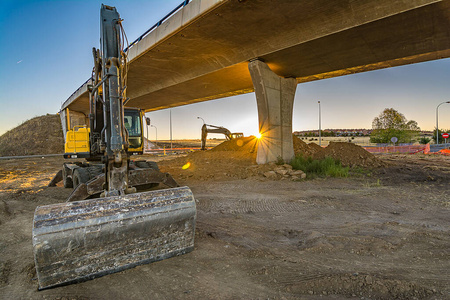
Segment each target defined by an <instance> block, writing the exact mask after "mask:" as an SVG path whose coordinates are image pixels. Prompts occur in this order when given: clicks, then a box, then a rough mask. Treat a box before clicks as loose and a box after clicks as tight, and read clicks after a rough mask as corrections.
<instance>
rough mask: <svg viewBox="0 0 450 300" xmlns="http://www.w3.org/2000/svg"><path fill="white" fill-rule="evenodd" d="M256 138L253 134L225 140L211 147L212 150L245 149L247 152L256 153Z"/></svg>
mask: <svg viewBox="0 0 450 300" xmlns="http://www.w3.org/2000/svg"><path fill="white" fill-rule="evenodd" d="M257 142H258V139H257V138H255V137H254V136H248V137H241V138H236V139H232V140H230V141H225V142H223V143H221V144H219V145H217V146H216V147H214V148H212V149H211V150H212V151H245V152H249V153H254V152H255V153H256V150H257V149H256V147H257Z"/></svg>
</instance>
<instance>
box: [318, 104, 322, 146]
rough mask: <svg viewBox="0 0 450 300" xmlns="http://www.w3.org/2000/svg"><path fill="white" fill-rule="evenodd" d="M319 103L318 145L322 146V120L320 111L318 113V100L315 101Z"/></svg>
mask: <svg viewBox="0 0 450 300" xmlns="http://www.w3.org/2000/svg"><path fill="white" fill-rule="evenodd" d="M317 103H319V146H322V133H321V131H322V128H321V127H322V124H321V123H322V120H321V113H320V101H317Z"/></svg>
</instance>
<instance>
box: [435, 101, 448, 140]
mask: <svg viewBox="0 0 450 300" xmlns="http://www.w3.org/2000/svg"><path fill="white" fill-rule="evenodd" d="M444 103H450V101H445V102H442V103H440V104H439V105H438V106H437V107H436V144H437V145H439V121H438V119H439V111H438V110H439V106H441V105H442V104H444Z"/></svg>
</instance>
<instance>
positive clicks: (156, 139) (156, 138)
mask: <svg viewBox="0 0 450 300" xmlns="http://www.w3.org/2000/svg"><path fill="white" fill-rule="evenodd" d="M150 126H151V127H155V130H156V136H155V142H158V128H156V126H155V125H150Z"/></svg>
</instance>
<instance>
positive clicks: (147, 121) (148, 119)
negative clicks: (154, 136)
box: [144, 117, 150, 150]
mask: <svg viewBox="0 0 450 300" xmlns="http://www.w3.org/2000/svg"><path fill="white" fill-rule="evenodd" d="M145 123H146V124H147V150H149V149H150V144H149V141H150V139H149V137H148V125H150V118H147V117H146V118H145ZM144 146H145V143H144Z"/></svg>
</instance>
